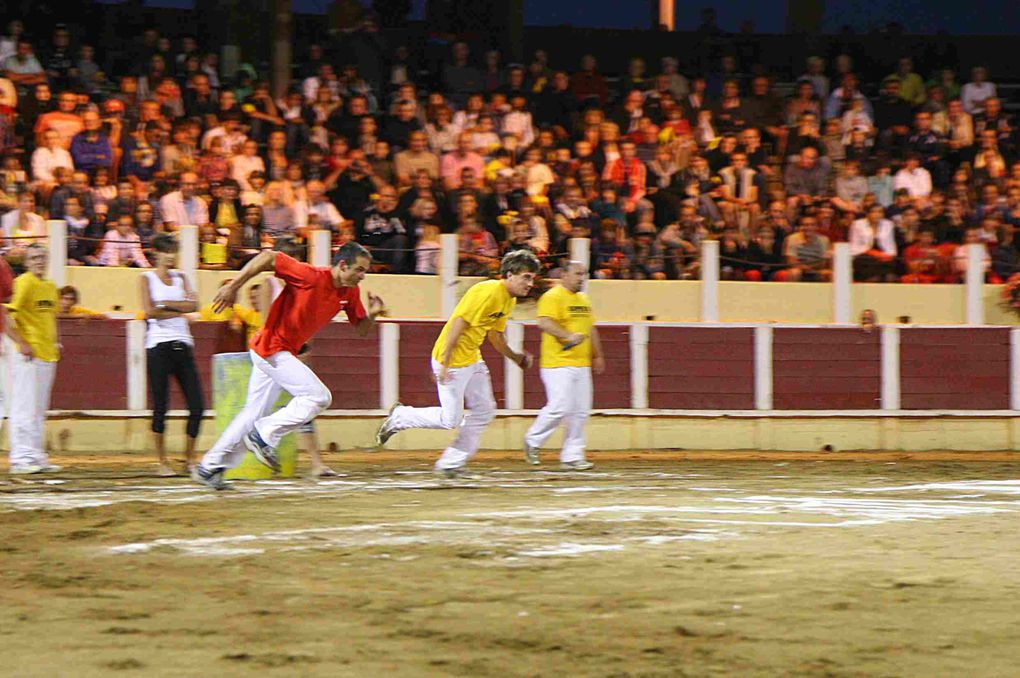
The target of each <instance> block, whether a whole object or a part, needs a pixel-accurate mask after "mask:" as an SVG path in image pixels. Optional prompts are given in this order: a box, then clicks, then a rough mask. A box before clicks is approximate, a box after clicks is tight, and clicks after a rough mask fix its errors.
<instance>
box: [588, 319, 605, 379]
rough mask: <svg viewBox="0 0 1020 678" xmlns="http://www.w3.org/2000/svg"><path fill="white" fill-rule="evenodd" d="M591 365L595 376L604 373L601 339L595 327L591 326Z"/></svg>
mask: <svg viewBox="0 0 1020 678" xmlns="http://www.w3.org/2000/svg"><path fill="white" fill-rule="evenodd" d="M590 337H591V365H592V369H593V370H594V371H595V374H602V373H603V372H605V371H606V358H605V356H604V355H603V354H602V338H601V337H600V336H599V331H598V330H597V329H595V326H594V325H592V326H591V335H590Z"/></svg>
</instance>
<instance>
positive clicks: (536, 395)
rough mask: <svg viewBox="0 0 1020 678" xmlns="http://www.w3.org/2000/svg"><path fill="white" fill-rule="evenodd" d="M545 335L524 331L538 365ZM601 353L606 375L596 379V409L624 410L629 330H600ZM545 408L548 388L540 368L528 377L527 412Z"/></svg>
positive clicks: (627, 404) (535, 330)
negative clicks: (543, 383) (543, 380)
mask: <svg viewBox="0 0 1020 678" xmlns="http://www.w3.org/2000/svg"><path fill="white" fill-rule="evenodd" d="M541 337H542V331H541V330H540V329H538V327H536V326H532V325H528V326H525V328H524V347H525V348H526V349H527V350H529V351H531V353H532V354H534V356H535V362H536V365H537V363H538V358H539V356H540V355H541V345H542V342H541ZM599 337H600V338H601V339H602V350H603V352H604V353H605V358H606V371H605V373H604V374H601V375H594V377H593V382H594V389H595V395H594V401H595V404H594V407H595V408H596V409H625V408H629V407H630V328H629V327H617V326H606V327H599ZM543 405H545V387H544V386H543V385H542V377H541V374H540V372H539V371H538V368H537V367H536V368H535V369H533V370H532V371H530V372H528V373H526V374H525V377H524V408H525V409H528V410H537V409H540V408H541V407H542V406H543Z"/></svg>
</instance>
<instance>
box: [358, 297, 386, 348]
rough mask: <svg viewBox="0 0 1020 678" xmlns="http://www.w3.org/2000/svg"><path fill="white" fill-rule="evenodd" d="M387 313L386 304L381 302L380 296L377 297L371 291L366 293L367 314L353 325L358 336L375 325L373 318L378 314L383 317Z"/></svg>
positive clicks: (364, 333) (363, 334)
mask: <svg viewBox="0 0 1020 678" xmlns="http://www.w3.org/2000/svg"><path fill="white" fill-rule="evenodd" d="M386 314H387V311H386V305H385V304H384V303H383V300H382V298H381V297H377V296H376V295H374V294H372V293H371V292H369V293H368V315H367V316H365V317H364V318H362V319H361V321H360V322H359V323H358V324H357V325H355V326H354V329H355V330H356V331H357V333H358V336H361V337H363V336H365V335H366V334H368V331H369V330H371V329H372V328H373V327H374V326H375V319H376V318H378V317H379V316H383V317H385V316H386Z"/></svg>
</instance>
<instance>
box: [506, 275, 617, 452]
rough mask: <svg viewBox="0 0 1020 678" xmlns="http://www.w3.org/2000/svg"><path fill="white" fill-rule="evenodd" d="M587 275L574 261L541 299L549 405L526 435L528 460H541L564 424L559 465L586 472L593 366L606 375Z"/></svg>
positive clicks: (525, 447) (544, 369)
mask: <svg viewBox="0 0 1020 678" xmlns="http://www.w3.org/2000/svg"><path fill="white" fill-rule="evenodd" d="M587 275H588V273H587V267H586V266H585V265H584V264H583V263H580V262H576V261H571V262H570V263H569V264H568V265H567V268H566V270H564V271H563V277H562V278H561V279H560V284H559V285H557V286H556V287H554V288H552V289H551V290H549V291H548V292H546V293H545V294H543V295H542V298H541V299H539V300H538V326H539V327H540V328H541V330H542V355H541V362H540V366H541V368H542V383H543V384H544V385H545V394H546V405H545V407H543V408H542V411H541V412H539V413H538V418H537V419H535V423H534V424H532V425H531V428H530V429H528V432H527V434H526V435H525V436H524V458H525V459H526V460H527V462H528V463H529V464H535V465H538V464H539V463H540V462H539V458H538V451H539V448H541V447H542V443H544V442H545V441H546V440H548V438H549V436H551V435H552V434H553V431H555V430H556V429H557V428H558V427H559V426H560V424H561V423H562V424H563V448H562V449H561V450H560V468H562V469H563V470H564V471H585V470H587V469H590V468H592V467H593V466H594V464H592V463H591V462H590V461H588V460H587V459H585V456H584V448H585V437H584V427H585V424H586V423H587V422H588V415H589V414H590V413H591V399H592V386H591V373H592V368H593V367H594V370H595V373H596V374H601V373H602V371H603V370H604V369H605V360H604V359H603V356H602V343H601V342H600V341H599V333H598V330H596V329H595V315H594V314H593V313H592V306H591V299H590V298H588V295H587V294H585V293H584V292H582V291H581V288H582V287H584V280H585V278H586V277H587Z"/></svg>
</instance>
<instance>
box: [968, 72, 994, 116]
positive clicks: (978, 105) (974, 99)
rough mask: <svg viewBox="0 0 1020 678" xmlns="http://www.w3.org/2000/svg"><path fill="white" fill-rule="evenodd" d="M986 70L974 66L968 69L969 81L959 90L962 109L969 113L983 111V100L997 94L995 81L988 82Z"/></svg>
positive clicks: (973, 113)
mask: <svg viewBox="0 0 1020 678" xmlns="http://www.w3.org/2000/svg"><path fill="white" fill-rule="evenodd" d="M987 78H988V70H987V69H986V68H985V67H984V66H975V67H974V68H972V69H971V71H970V82H968V83H967V84H966V85H964V86H963V88H962V89H961V90H960V99H961V100H962V101H963V110H965V111H966V112H967V113H969V114H971V115H975V114H977V113H981V112H983V111H984V107H985V101H986V100H987V99H991V98H994V97H996V96H998V93H997V91H996V88H995V83H992V82H988V80H987Z"/></svg>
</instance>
